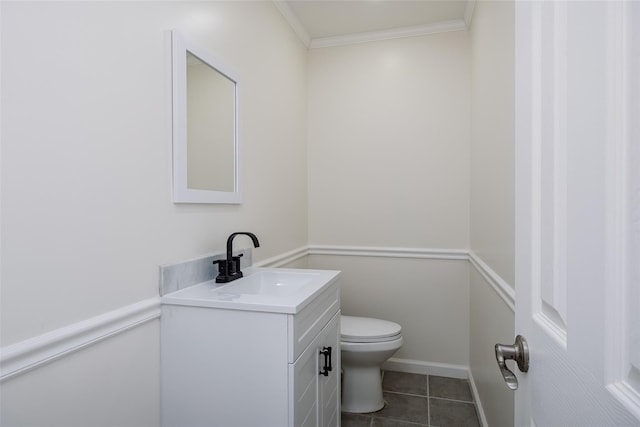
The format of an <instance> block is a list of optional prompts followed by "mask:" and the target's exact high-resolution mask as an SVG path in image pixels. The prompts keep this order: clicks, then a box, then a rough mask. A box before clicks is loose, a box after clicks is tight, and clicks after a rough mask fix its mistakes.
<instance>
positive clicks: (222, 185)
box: [171, 30, 242, 204]
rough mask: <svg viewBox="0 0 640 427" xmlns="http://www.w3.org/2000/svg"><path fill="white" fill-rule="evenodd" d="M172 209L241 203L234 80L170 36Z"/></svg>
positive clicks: (203, 52) (208, 57)
mask: <svg viewBox="0 0 640 427" xmlns="http://www.w3.org/2000/svg"><path fill="white" fill-rule="evenodd" d="M171 41H172V52H171V53H172V72H173V73H172V77H173V201H174V203H228V204H233V203H235V204H237V203H242V185H241V179H240V177H241V174H240V167H241V164H242V162H241V159H240V152H241V150H240V138H239V135H238V129H239V126H238V116H239V114H238V111H239V108H238V103H239V102H238V98H239V86H240V85H239V83H238V77H237V74H236V73H235V72H233V70H231V69H230V68H229V67H228V66H226V65H225V64H222V63H221V62H220V61H218V60H217V59H216V58H215V57H214V56H213V55H211V54H210V53H209V52H208V51H207V50H206V49H204V48H202V47H200V46H198V45H197V44H196V43H194V42H193V41H190V40H188V39H186V38H185V37H184V36H183V35H182V34H180V33H179V32H178V31H176V30H173V31H172V32H171Z"/></svg>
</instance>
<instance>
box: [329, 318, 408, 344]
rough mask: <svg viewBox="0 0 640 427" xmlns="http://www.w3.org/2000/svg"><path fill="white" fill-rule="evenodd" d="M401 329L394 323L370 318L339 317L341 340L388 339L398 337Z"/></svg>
mask: <svg viewBox="0 0 640 427" xmlns="http://www.w3.org/2000/svg"><path fill="white" fill-rule="evenodd" d="M401 331H402V327H401V326H400V325H398V324H397V323H395V322H390V321H388V320H382V319H372V318H370V317H356V316H340V336H341V337H342V339H346V340H354V341H356V340H357V339H358V338H369V339H371V338H388V337H393V336H396V335H399V334H400V332H401Z"/></svg>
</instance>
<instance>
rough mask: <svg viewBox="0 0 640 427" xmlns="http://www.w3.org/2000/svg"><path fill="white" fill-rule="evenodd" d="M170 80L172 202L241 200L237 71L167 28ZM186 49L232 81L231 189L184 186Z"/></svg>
mask: <svg viewBox="0 0 640 427" xmlns="http://www.w3.org/2000/svg"><path fill="white" fill-rule="evenodd" d="M171 41H172V51H171V58H172V59H171V60H172V80H173V82H172V83H173V93H172V97H173V202H174V203H222V204H239V203H242V182H241V176H242V174H241V170H240V169H241V165H242V161H241V149H240V148H241V144H240V136H239V129H240V126H239V124H238V121H239V117H240V114H239V99H240V84H239V82H238V78H237V74H236V73H235V72H234V71H233V70H230V69H229V67H228V66H226V65H225V64H222V63H220V61H218V60H217V59H216V58H215V57H213V56H212V55H211V54H210V53H209V52H208V51H207V50H206V49H203V48H201V47H200V46H198V45H197V44H195V43H193V42H192V41H189V40H187V39H186V38H185V37H184V36H183V35H181V34H180V33H179V32H177V31H176V30H173V31H171ZM187 52H191V53H192V54H193V55H195V56H197V57H198V58H199V59H200V60H202V61H203V62H205V63H206V64H208V65H209V66H211V67H213V68H215V69H216V70H217V71H218V72H220V73H221V74H223V75H225V76H226V77H227V78H229V79H230V80H232V81H233V82H234V83H235V120H234V135H235V138H234V139H235V140H234V151H235V155H234V165H233V166H234V167H233V171H234V191H211V190H198V189H192V188H188V185H187V170H188V169H187Z"/></svg>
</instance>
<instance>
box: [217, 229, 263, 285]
mask: <svg viewBox="0 0 640 427" xmlns="http://www.w3.org/2000/svg"><path fill="white" fill-rule="evenodd" d="M238 234H245V235H247V236H249V237H251V240H253V246H254V247H256V248H259V247H260V242H258V238H257V237H256V235H255V234H253V233H249V232H246V231H239V232H237V233H232V234H231V235H230V236H229V238H228V239H227V259H217V260H215V261H213V263H214V264H218V277H216V283H228V282H232V281H234V280H236V279H239V278H241V277H242V271H240V257H241V256H242V254H240V255H238V256H233V238H234V237H236V236H237V235H238Z"/></svg>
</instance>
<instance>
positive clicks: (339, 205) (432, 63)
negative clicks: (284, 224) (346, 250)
mask: <svg viewBox="0 0 640 427" xmlns="http://www.w3.org/2000/svg"><path fill="white" fill-rule="evenodd" d="M468 49H469V38H468V34H467V33H466V32H465V31H458V32H451V33H441V34H434V35H429V36H422V37H411V38H403V39H395V40H387V41H381V42H370V43H363V44H356V45H349V46H342V47H332V48H323V49H313V50H310V52H309V65H308V67H309V124H308V130H309V241H310V243H311V244H313V245H317V244H320V245H323V244H330V245H364V246H396V247H412V248H424V247H430V248H455V249H460V248H466V247H468V242H469V160H468V159H469V120H470V118H469V97H470V95H469V93H470V92H469V90H470V89H469V84H470V76H469V50H468Z"/></svg>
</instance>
